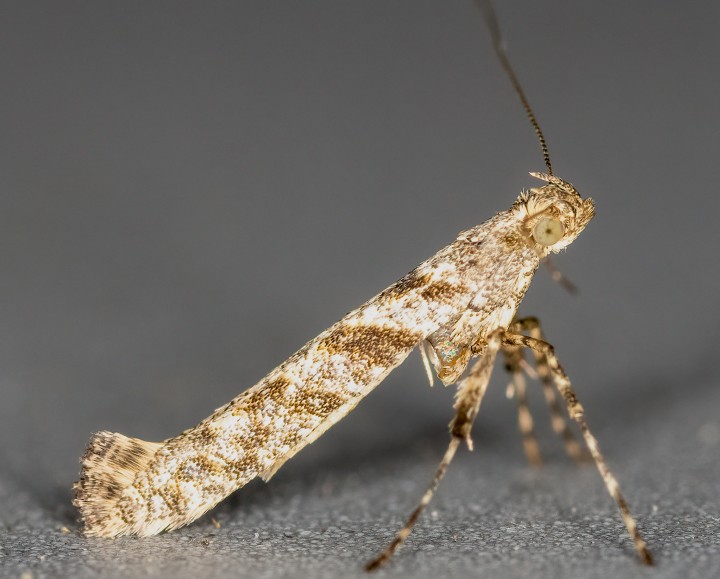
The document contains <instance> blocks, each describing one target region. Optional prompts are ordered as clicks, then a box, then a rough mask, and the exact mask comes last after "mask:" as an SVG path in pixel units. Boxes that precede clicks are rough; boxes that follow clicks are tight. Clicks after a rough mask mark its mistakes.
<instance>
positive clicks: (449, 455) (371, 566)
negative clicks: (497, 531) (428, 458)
mask: <svg viewBox="0 0 720 579" xmlns="http://www.w3.org/2000/svg"><path fill="white" fill-rule="evenodd" d="M461 442H462V439H461V438H458V437H457V436H453V437H452V438H451V439H450V444H449V445H448V448H447V450H446V451H445V454H444V456H443V458H442V460H441V461H440V464H439V465H438V468H437V470H436V471H435V476H434V477H433V479H432V482H431V483H430V486H429V487H428V489H427V490H426V491H425V494H424V495H423V497H422V499H420V503H419V504H418V506H417V507H415V510H414V511H413V512H412V513H411V514H410V516H409V517H408V520H407V522H406V523H405V526H404V527H403V528H402V529H400V532H399V533H398V534H397V535H395V538H394V539H393V540H392V542H391V543H390V544H389V545H388V546H387V548H386V549H385V550H384V551H383V552H382V553H380V555H379V556H378V557H377V558H375V559H373V560H372V561H370V562H369V563H368V564H367V565H365V570H366V571H375V570H376V569H379V568H380V567H382V566H383V565H384V564H385V563H387V562H388V561H389V560H390V558H391V557H392V556H393V554H394V553H395V551H397V550H398V548H399V547H400V546H401V545H402V544H403V543H404V542H405V540H406V539H407V538H408V537H409V536H410V533H411V532H412V529H413V527H414V526H415V523H416V522H417V520H418V519H419V518H420V515H421V514H422V512H423V511H424V510H425V507H427V506H428V505H429V504H430V501H431V500H432V498H433V495H434V494H435V491H436V490H437V488H438V485H439V484H440V481H441V480H442V479H443V477H444V476H445V473H446V472H447V469H448V467H449V466H450V463H451V462H452V459H453V458H454V457H455V453H456V452H457V449H458V447H459V446H460V443H461Z"/></svg>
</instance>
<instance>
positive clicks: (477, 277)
mask: <svg viewBox="0 0 720 579" xmlns="http://www.w3.org/2000/svg"><path fill="white" fill-rule="evenodd" d="M534 175H535V176H536V177H538V178H540V179H543V180H544V181H546V182H547V184H546V185H544V186H543V187H539V188H536V189H531V190H530V191H529V192H527V193H524V194H522V195H521V196H520V197H519V198H518V200H517V201H516V202H515V203H514V204H513V205H512V207H511V208H510V209H508V210H507V211H503V212H501V213H498V214H497V215H495V216H494V217H493V218H491V219H489V220H488V221H486V222H484V223H482V224H481V225H478V226H476V227H473V228H471V229H469V230H467V231H464V232H462V233H461V234H460V235H459V236H458V237H457V239H456V240H455V241H454V242H453V243H451V244H450V245H448V246H446V247H445V248H443V249H441V250H440V251H439V252H438V253H436V254H435V255H434V256H432V257H431V258H429V259H428V260H426V261H425V262H423V263H422V264H420V265H419V266H418V267H417V268H415V269H414V270H413V271H411V272H410V273H408V274H407V275H406V276H404V277H403V278H401V279H400V280H399V281H397V282H396V283H394V284H392V285H391V286H390V287H388V288H387V289H386V290H384V291H382V292H381V293H379V294H378V295H377V296H375V297H374V298H372V299H370V300H369V301H368V302H366V303H365V304H363V305H362V306H360V307H359V308H358V309H356V310H353V311H351V312H350V313H348V314H347V315H346V316H345V317H344V318H343V319H341V320H340V321H339V322H337V323H336V324H334V325H333V326H331V327H330V328H329V329H327V330H326V331H324V332H323V333H321V334H320V335H319V336H318V337H316V338H315V339H313V340H311V341H310V342H308V343H307V344H306V345H305V346H303V347H302V348H301V349H300V350H298V351H297V352H296V353H295V354H293V355H292V356H291V357H290V358H289V359H288V360H286V361H285V362H283V363H282V364H280V366H278V367H277V368H275V369H274V370H273V371H272V372H270V373H269V374H268V375H267V376H266V377H265V378H263V379H262V380H261V381H260V382H259V383H258V384H256V385H255V386H253V387H252V388H250V389H249V390H247V391H245V392H243V393H242V394H240V395H239V396H238V397H237V398H235V399H234V400H232V401H231V402H229V403H228V404H227V405H225V406H223V407H222V408H219V409H218V410H216V411H215V412H214V413H213V414H212V415H211V416H210V417H208V418H207V419H205V420H203V421H202V422H201V423H200V424H198V425H197V426H195V427H194V428H191V429H189V430H186V431H185V432H183V433H181V434H179V435H178V436H175V437H173V438H170V439H167V440H165V441H163V442H160V443H152V442H146V441H142V440H139V439H132V438H128V437H125V436H123V435H120V434H116V433H109V432H99V433H97V434H95V435H94V436H93V438H92V439H91V441H90V444H89V446H88V448H87V450H86V452H85V455H84V456H83V458H82V472H81V476H80V480H79V481H78V482H77V483H76V485H75V489H76V496H75V501H74V503H75V505H77V506H78V507H79V509H80V513H81V516H82V521H83V523H84V527H85V533H86V534H87V535H91V536H103V537H114V536H119V535H127V534H135V535H141V536H148V535H154V534H156V533H159V532H161V531H164V530H170V529H175V528H177V527H180V526H183V525H186V524H188V523H190V522H192V521H193V520H195V519H196V518H198V517H199V516H200V515H202V514H203V513H205V512H206V511H207V510H208V509H210V508H212V507H213V506H215V505H216V504H217V503H218V502H220V501H221V500H222V499H224V498H225V497H227V496H228V495H229V494H230V493H232V492H234V491H235V490H237V489H238V488H240V487H242V486H243V485H245V484H246V483H247V482H249V481H250V480H252V479H254V478H255V477H257V476H260V477H261V478H263V479H264V480H268V479H269V478H270V477H272V475H273V474H274V473H275V472H276V471H277V470H278V469H279V468H280V467H281V466H282V465H283V464H284V462H285V461H286V460H288V459H289V458H291V457H292V456H293V455H294V454H295V453H297V452H298V451H300V450H301V449H302V448H303V447H305V446H306V445H307V444H310V443H312V442H313V441H314V440H315V439H317V438H318V437H319V436H320V435H321V434H323V433H324V432H325V431H326V430H327V429H328V428H329V427H330V426H332V425H333V424H335V423H336V422H337V421H338V420H340V419H341V418H342V417H344V416H345V415H346V414H348V413H349V412H350V411H351V410H352V409H353V408H354V407H355V405H357V404H358V402H359V401H360V400H361V399H362V398H363V397H364V396H366V395H367V394H368V393H369V392H370V391H371V390H372V389H373V388H374V387H375V386H377V385H378V384H379V383H380V382H381V381H382V380H383V379H384V378H385V377H386V376H387V374H388V373H389V372H390V371H391V370H393V369H394V368H395V367H396V366H397V365H399V364H400V363H401V362H402V361H403V360H404V359H405V358H406V357H407V356H408V354H409V353H410V352H411V351H412V350H413V349H414V348H415V347H416V346H418V345H423V346H427V347H428V348H429V350H430V352H431V361H432V363H433V365H434V368H435V371H436V373H437V375H438V377H439V378H440V380H441V381H442V382H443V383H445V384H451V383H453V382H455V381H456V380H457V379H458V378H459V377H460V376H461V374H462V373H463V371H464V370H465V368H466V366H467V364H468V361H469V360H470V358H471V357H472V356H474V355H478V354H479V353H481V352H482V350H483V347H484V344H485V342H486V340H487V339H488V336H490V335H491V334H492V333H493V332H495V331H496V330H498V329H507V327H508V325H509V324H510V323H511V322H512V320H513V318H514V317H515V314H516V311H517V308H518V306H519V304H520V302H521V301H522V298H523V296H524V295H525V292H526V291H527V289H528V286H529V284H530V281H531V279H532V275H533V273H534V272H535V270H536V269H537V267H538V265H539V263H540V261H541V260H542V258H544V257H545V256H546V255H547V254H548V253H549V252H551V251H558V250H560V249H562V248H563V247H565V246H567V245H568V244H569V243H570V242H572V241H573V240H574V239H575V237H577V235H578V234H579V233H580V232H581V231H582V229H584V227H585V226H586V225H587V223H588V221H589V220H590V219H591V218H592V216H593V214H594V207H593V203H592V201H591V200H590V199H587V200H583V199H581V198H580V195H579V194H578V193H577V191H575V189H574V188H573V187H572V185H570V184H569V183H566V182H565V181H562V180H560V179H558V178H557V177H554V176H548V175H544V174H534ZM541 220H546V221H548V220H549V223H550V225H548V224H547V223H546V221H542V223H541V226H540V227H539V228H538V226H537V224H538V223H539V222H540V221H541ZM558 224H559V225H558ZM558 231H560V232H561V233H562V235H561V236H560V237H558V236H557V233H558ZM538 239H539V240H540V241H541V242H542V243H539V242H538ZM547 241H552V243H550V244H548V243H546V242H547Z"/></svg>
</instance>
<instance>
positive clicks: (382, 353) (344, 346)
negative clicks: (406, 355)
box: [318, 326, 421, 367]
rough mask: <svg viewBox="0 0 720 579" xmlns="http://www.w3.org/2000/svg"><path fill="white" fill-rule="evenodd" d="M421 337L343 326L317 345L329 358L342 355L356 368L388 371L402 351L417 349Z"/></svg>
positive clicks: (407, 332) (386, 329)
mask: <svg viewBox="0 0 720 579" xmlns="http://www.w3.org/2000/svg"><path fill="white" fill-rule="evenodd" d="M420 338H421V336H420V335H418V334H415V333H413V332H411V331H410V330H405V329H399V328H389V327H380V326H341V327H339V328H337V329H336V330H335V331H334V332H332V334H330V335H329V336H328V337H327V338H325V339H324V340H322V342H320V343H319V344H318V347H319V348H324V349H325V350H327V351H328V353H329V354H330V355H333V354H341V355H343V356H345V358H346V359H347V360H348V361H349V362H350V363H351V364H352V366H353V367H354V366H355V364H357V363H362V362H365V363H367V364H370V365H372V366H381V367H387V366H389V365H391V364H392V362H393V361H394V360H395V357H396V356H397V355H398V354H399V353H400V352H402V351H403V350H409V349H412V348H414V347H415V345H416V344H417V343H418V342H419V341H420Z"/></svg>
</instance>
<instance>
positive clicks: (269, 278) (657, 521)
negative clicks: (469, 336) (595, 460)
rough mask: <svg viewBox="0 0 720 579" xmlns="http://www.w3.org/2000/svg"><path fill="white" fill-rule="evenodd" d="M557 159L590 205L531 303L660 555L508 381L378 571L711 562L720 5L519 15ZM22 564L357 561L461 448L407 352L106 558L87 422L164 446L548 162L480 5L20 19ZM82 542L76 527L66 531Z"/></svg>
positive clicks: (134, 5) (445, 408) (260, 571)
mask: <svg viewBox="0 0 720 579" xmlns="http://www.w3.org/2000/svg"><path fill="white" fill-rule="evenodd" d="M499 16H500V20H501V24H502V27H503V29H504V33H505V36H506V39H507V42H508V46H509V51H510V55H511V58H512V59H513V60H514V62H515V65H516V67H517V69H518V72H519V75H520V77H521V79H522V81H523V83H524V85H525V87H526V90H527V92H528V94H529V96H530V99H531V102H532V103H533V105H534V107H535V108H536V111H537V113H538V116H539V118H540V120H541V123H542V126H543V127H544V128H545V130H546V133H547V137H548V140H549V143H550V149H551V154H552V156H553V161H554V165H555V169H556V172H557V173H558V175H560V176H562V177H563V178H565V179H568V180H570V181H572V182H573V183H575V185H576V186H577V187H578V189H579V190H580V191H581V192H582V193H583V194H585V195H591V196H592V197H594V198H595V200H596V203H597V218H596V219H595V220H594V221H593V222H592V223H591V225H590V226H589V227H588V229H587V230H586V232H585V233H584V234H583V235H582V237H581V238H580V239H578V241H577V242H576V243H575V244H574V245H573V246H572V247H571V248H570V249H569V251H568V252H567V254H566V255H562V256H559V257H558V258H557V259H556V263H557V264H558V265H559V266H560V267H561V268H562V270H563V271H564V272H565V273H566V274H567V275H568V276H569V277H570V278H571V279H573V280H574V281H575V282H576V283H577V284H578V285H579V286H580V293H579V295H577V296H570V295H568V294H566V293H565V292H564V291H563V290H562V289H561V288H560V287H559V286H557V285H556V284H553V283H552V282H551V281H550V279H549V276H548V274H547V272H545V271H543V270H541V271H540V272H538V274H537V276H536V279H535V281H534V285H533V287H532V288H531V290H530V292H529V294H528V295H527V298H526V300H525V302H524V304H523V308H522V311H523V312H524V313H527V314H537V315H539V316H541V317H542V319H543V320H544V321H545V324H546V330H547V334H548V336H549V337H550V339H551V341H552V342H553V343H554V344H555V346H556V347H557V350H558V353H559V354H560V356H561V359H562V360H563V361H564V363H565V365H566V368H567V370H568V372H569V374H570V375H571V377H572V378H573V379H574V382H575V384H576V387H577V391H578V394H579V396H580V397H581V400H582V401H583V402H584V403H585V406H586V408H587V410H588V416H589V419H590V423H591V425H592V426H594V429H595V432H596V434H597V436H598V438H599V439H600V441H601V444H602V446H603V448H604V450H605V452H606V454H607V456H608V457H609V461H610V464H611V466H612V467H613V468H614V469H615V471H616V473H617V474H618V476H619V478H620V481H621V483H622V485H623V488H624V490H625V492H626V495H627V496H628V499H629V501H630V503H631V505H632V506H633V508H634V511H635V513H636V514H637V515H638V517H639V519H640V524H641V528H642V530H643V531H644V532H645V534H646V536H647V539H648V542H649V543H650V545H651V547H652V550H653V552H654V553H655V555H656V558H657V563H658V565H657V567H656V569H654V570H652V571H648V570H645V569H642V568H641V567H640V566H639V565H638V564H637V563H636V561H635V560H634V556H633V553H632V550H631V546H630V544H629V541H628V540H627V538H626V536H625V533H624V528H623V526H622V523H621V521H620V519H619V517H618V516H617V514H616V511H615V506H614V505H613V504H612V502H611V501H610V500H609V499H608V497H607V496H606V493H605V490H604V488H603V487H602V484H601V482H600V479H599V477H598V476H597V473H596V472H595V471H594V469H593V468H580V469H578V468H576V467H575V466H574V465H573V464H571V463H570V461H569V460H567V459H566V458H565V456H564V455H563V452H562V448H561V445H560V444H559V442H558V441H557V440H556V439H555V438H554V437H553V436H551V434H550V432H549V427H548V425H547V422H548V421H547V420H546V416H545V415H546V412H545V409H544V408H543V407H542V406H543V404H542V401H541V396H540V393H539V390H538V389H534V390H532V391H531V395H532V403H533V408H535V409H536V412H535V414H536V419H537V423H538V428H539V431H540V436H541V442H542V444H543V448H544V450H545V456H546V459H547V463H548V464H547V466H546V468H545V469H543V470H541V471H533V470H532V469H530V468H529V467H528V466H527V465H526V464H525V462H524V458H523V454H522V449H521V445H520V440H519V437H518V435H517V434H516V427H515V413H514V405H513V404H512V403H511V402H508V401H507V400H506V399H505V397H504V383H505V377H504V376H503V375H502V372H497V374H496V376H495V378H494V380H493V387H492V389H491V391H490V393H489V395H488V398H487V400H486V403H485V405H484V406H483V409H482V412H481V416H480V418H479V420H478V423H477V424H476V428H475V439H476V446H477V450H476V451H475V452H474V453H473V454H470V453H467V452H466V451H463V452H462V453H461V456H460V457H459V459H458V460H457V464H455V465H454V466H453V468H452V470H451V471H450V473H449V475H448V478H447V480H446V484H444V485H443V487H442V488H441V491H440V493H439V496H438V497H437V500H436V501H435V503H434V504H433V506H432V508H431V511H432V512H431V513H429V515H428V516H426V517H425V518H424V519H423V520H422V522H421V524H420V525H419V527H418V529H417V532H416V533H415V534H414V535H413V536H412V538H411V539H410V541H409V542H408V545H407V546H406V548H405V549H404V550H403V551H402V552H401V553H400V554H399V556H398V557H397V559H396V560H395V562H394V564H393V565H392V566H391V567H390V568H389V569H388V571H387V573H388V574H389V575H398V576H402V575H407V574H414V575H416V576H428V577H437V576H439V575H450V576H465V575H467V576H483V577H498V576H506V577H514V576H516V577H523V576H528V575H530V574H532V575H533V576H536V577H544V576H549V577H561V576H568V577H569V576H573V577H578V576H586V577H604V576H608V575H609V574H613V575H615V576H617V577H634V576H645V577H673V576H677V575H679V574H680V573H682V574H683V575H684V576H686V577H705V576H711V575H717V574H718V572H719V570H720V554H719V553H720V539H719V538H718V532H719V531H720V518H719V513H720V502H719V501H718V480H720V467H718V458H719V455H720V453H719V450H720V417H719V415H718V410H719V409H720V391H719V389H718V382H719V381H720V370H718V363H717V354H718V346H717V344H718V337H719V336H720V330H719V329H718V322H720V315H719V314H718V306H717V293H718V279H719V276H718V257H717V255H718V253H717V252H718V249H719V248H720V243H719V242H720V234H719V233H718V227H717V220H718V215H720V196H719V195H718V193H717V176H716V174H715V171H716V168H717V161H718V154H719V153H720V145H719V142H720V124H719V122H718V121H719V120H720V115H719V114H718V106H717V102H718V93H719V92H720V82H719V76H718V56H720V37H719V35H718V34H717V24H718V18H719V17H720V9H719V8H718V5H717V3H715V2H700V3H690V4H687V3H686V4H683V3H679V2H672V3H671V2H652V3H651V2H644V3H641V2H636V3H627V2H618V1H611V2H595V3H589V2H574V1H569V0H566V1H552V2H537V1H530V0H527V1H522V2H521V1H517V2H515V1H513V2H503V3H502V5H501V6H500V7H499ZM0 79H1V82H0V196H1V198H0V272H1V275H0V340H1V347H0V464H1V469H0V572H1V574H3V575H10V576H12V575H19V574H21V573H23V572H31V573H33V574H34V575H35V576H62V575H75V576H82V575H96V574H100V575H112V574H115V573H118V574H120V573H122V574H150V573H157V574H164V573H170V572H186V573H187V574H196V575H208V576H209V575H218V576H221V575H225V574H237V575H242V574H248V575H252V576H268V577H270V576H276V575H277V576H284V575H287V576H293V575H298V576H306V575H312V576H321V575H326V576H336V575H339V574H340V573H342V574H343V575H347V576H355V575H360V564H361V563H362V562H363V561H365V560H367V559H368V558H369V557H370V556H371V555H373V554H375V553H376V552H377V551H378V550H379V549H381V548H382V547H384V545H385V543H386V542H387V541H388V540H389V539H390V537H391V534H392V533H393V532H394V531H395V530H396V528H397V527H398V526H399V525H400V523H401V520H402V519H403V518H404V517H405V516H406V515H407V514H408V512H409V510H410V509H411V508H412V506H413V505H414V503H415V501H416V500H417V499H418V497H419V496H420V494H421V493H422V490H423V488H424V486H425V484H426V483H427V481H428V480H429V478H430V476H431V472H432V470H433V469H434V467H435V464H436V462H437V460H438V458H439V456H440V455H441V453H442V451H443V449H444V446H445V444H446V441H447V433H446V424H447V422H448V421H449V419H450V418H451V403H452V389H448V390H443V389H442V388H441V387H436V388H435V389H432V390H431V389H429V388H428V387H427V384H426V381H425V378H424V374H423V371H422V368H421V364H420V359H419V356H417V355H413V356H411V358H410V359H409V360H408V361H407V362H406V364H405V365H404V366H403V367H401V368H400V369H398V370H397V371H396V372H394V373H393V374H392V375H391V376H390V377H389V378H388V379H387V380H386V381H385V382H384V383H383V384H382V385H381V386H380V387H379V388H378V389H377V390H376V391H375V392H373V393H372V395H370V396H369V397H368V398H367V400H366V401H364V402H363V403H362V404H361V405H360V406H359V407H358V408H357V409H356V411H354V412H353V413H352V414H351V415H350V416H348V417H347V418H346V419H345V420H343V421H342V422H341V423H340V424H339V425H338V426H336V427H335V428H334V429H333V430H331V431H330V432H329V433H328V434H326V435H325V436H324V437H323V438H321V439H320V440H319V441H318V442H317V443H316V444H314V445H312V447H310V448H308V449H306V450H305V451H304V452H303V453H301V454H300V455H298V457H296V458H295V459H294V460H293V461H292V462H291V463H289V464H288V465H287V466H286V467H285V468H284V469H283V470H282V471H281V472H280V473H279V474H278V475H277V476H276V478H275V479H273V481H272V482H271V483H270V484H269V485H264V484H261V483H253V484H251V485H249V486H248V487H247V488H246V489H244V490H243V491H242V492H240V493H237V494H236V495H234V496H233V497H232V498H231V499H229V500H228V501H226V502H225V503H224V504H223V505H222V506H221V507H219V509H217V510H216V511H214V513H213V514H214V516H215V518H216V519H217V521H218V522H219V523H220V525H221V527H220V529H216V528H215V526H214V525H213V524H212V522H211V520H210V518H209V517H205V518H204V519H202V520H201V521H200V522H199V523H197V524H195V525H193V526H191V527H189V528H187V529H184V530H182V531H179V532H175V533H171V534H168V535H165V536H161V537H157V538H153V539H145V540H137V539H132V538H130V539H122V540H117V541H105V540H86V539H84V538H82V537H81V536H80V535H79V532H78V530H79V528H78V526H77V524H76V522H75V518H76V516H77V514H76V512H75V510H74V509H73V508H72V506H71V505H70V500H71V493H70V490H69V488H70V485H71V483H72V481H73V480H74V479H75V477H76V476H77V472H78V457H79V456H80V454H81V453H82V450H83V448H84V445H85V443H86V441H87V439H88V436H89V434H90V433H91V432H92V431H95V430H99V429H109V430H117V431H120V432H123V433H125V434H129V435H133V436H137V437H141V438H145V439H149V440H161V439H163V438H166V437H169V436H172V435H174V434H176V433H178V432H179V431H181V430H183V429H185V428H187V427H189V426H191V425H193V424H195V423H196V422H198V421H199V420H200V419H202V418H204V417H205V416H206V415H208V414H209V412H210V411H211V410H212V409H214V408H216V407H217V406H219V405H221V404H223V403H225V402H226V401H228V400H229V399H230V398H232V397H233V396H235V395H236V394H237V393H239V392H240V391H242V390H243V389H245V388H247V387H249V386H251V385H252V384H253V383H254V382H255V381H256V380H258V379H259V378H261V377H262V376H263V375H264V374H265V373H266V372H267V371H269V370H270V369H271V368H272V367H273V366H274V365H276V364H277V363H279V362H281V361H282V360H283V359H284V358H286V357H287V356H288V355H290V354H291V353H292V352H293V351H295V350H296V349H297V348H298V347H300V346H301V345H302V344H303V343H304V342H305V341H306V340H308V339H310V338H312V337H313V336H314V335H316V334H317V333H319V332H320V331H321V330H323V329H324V328H325V327H327V326H328V325H330V324H331V323H332V322H334V321H335V320H336V319H338V318H339V317H340V316H342V315H343V314H344V313H345V312H346V311H347V310H349V309H352V308H354V307H355V306H357V305H359V304H360V303H361V302H363V301H364V300H366V299H367V298H369V297H370V296H372V295H374V294H375V293H377V292H378V291H379V290H381V289H382V288H384V287H385V286H387V285H388V284H389V283H391V282H393V281H394V280H395V279H397V278H398V277H400V276H401V275H403V274H404V273H405V272H407V271H408V270H409V269H411V268H412V267H414V266H415V265H416V264H417V263H418V262H420V261H421V260H422V259H424V258H426V257H427V256H428V255H430V254H432V253H434V252H435V251H437V250H438V249H439V248H440V247H441V246H443V245H444V244H446V243H447V242H449V241H450V240H452V239H453V238H454V236H455V234H456V233H457V232H458V231H459V230H461V229H464V228H467V227H469V226H472V225H475V224H477V223H479V222H482V221H483V220H485V219H487V218H488V217H490V216H491V215H492V214H493V213H494V212H495V211H498V210H502V209H505V208H507V207H508V206H509V205H510V203H511V202H512V201H513V200H514V198H515V196H516V195H517V193H518V192H519V191H520V190H521V189H522V188H524V187H529V186H532V185H534V184H535V182H534V180H532V179H531V178H530V177H529V176H528V175H527V172H528V171H530V170H542V169H543V166H542V159H541V157H540V155H539V152H538V146H537V143H536V141H535V139H534V136H533V134H532V131H531V129H530V128H529V126H528V124H527V122H526V120H525V118H524V114H523V113H522V111H521V109H520V108H519V105H518V103H517V99H516V97H515V96H514V94H513V93H512V92H511V90H510V88H509V83H508V81H507V79H506V78H505V77H504V76H503V74H502V72H501V71H500V68H499V66H498V64H497V62H496V60H495V58H494V56H493V54H492V51H491V48H490V43H489V39H488V34H487V32H486V30H485V27H484V25H483V23H482V21H481V19H480V17H479V15H478V13H477V12H476V10H475V8H474V7H473V5H472V4H471V2H469V1H468V0H456V1H452V2H449V1H419V0H415V1H409V0H406V1H387V0H382V1H381V0H376V1H370V0H362V1H352V2H350V1H343V2H338V1H333V0H323V1H321V0H308V1H305V2H289V1H288V2H279V1H262V2H261V1H257V2H194V3H190V2H169V1H166V2H152V3H148V2H127V1H126V2H114V3H109V2H105V3H102V2H69V1H65V2H44V3H43V2H29V1H27V0H14V1H7V0H6V1H5V2H3V3H2V5H1V6H0ZM63 527H65V528H66V530H69V531H70V532H69V533H68V532H66V531H63Z"/></svg>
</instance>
